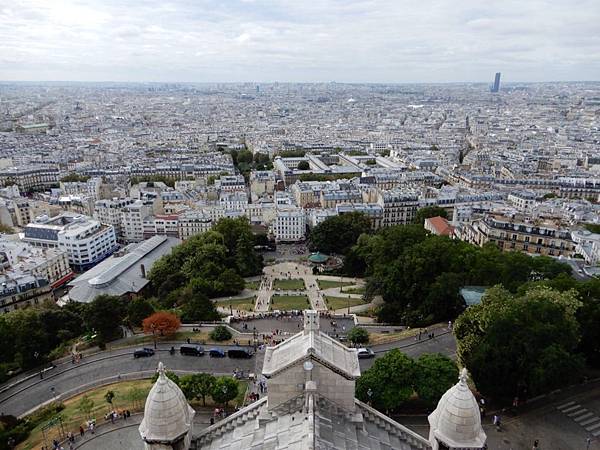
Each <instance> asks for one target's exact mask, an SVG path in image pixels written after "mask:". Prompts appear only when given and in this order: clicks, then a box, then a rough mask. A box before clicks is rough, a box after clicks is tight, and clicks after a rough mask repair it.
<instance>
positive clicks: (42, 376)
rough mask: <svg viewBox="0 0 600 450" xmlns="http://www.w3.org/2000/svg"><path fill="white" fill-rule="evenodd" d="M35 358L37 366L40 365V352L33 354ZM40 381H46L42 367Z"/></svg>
mask: <svg viewBox="0 0 600 450" xmlns="http://www.w3.org/2000/svg"><path fill="white" fill-rule="evenodd" d="M33 357H34V358H35V364H36V365H39V363H40V361H39V359H40V354H39V352H35V353H34V354H33ZM40 379H42V380H43V379H44V370H43V369H42V367H41V366H40Z"/></svg>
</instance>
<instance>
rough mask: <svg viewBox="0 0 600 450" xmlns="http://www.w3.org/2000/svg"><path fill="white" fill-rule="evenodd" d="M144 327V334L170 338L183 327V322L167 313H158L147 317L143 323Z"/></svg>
mask: <svg viewBox="0 0 600 450" xmlns="http://www.w3.org/2000/svg"><path fill="white" fill-rule="evenodd" d="M142 326H143V328H144V333H147V334H150V333H152V334H155V333H156V334H158V335H160V336H170V335H172V334H175V333H176V332H177V330H178V329H179V327H180V326H181V321H180V320H179V317H177V316H176V315H175V314H172V313H170V312H167V311H157V312H155V313H154V314H152V315H151V316H150V317H146V318H145V319H144V320H143V322H142Z"/></svg>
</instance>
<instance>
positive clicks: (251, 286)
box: [244, 281, 260, 291]
mask: <svg viewBox="0 0 600 450" xmlns="http://www.w3.org/2000/svg"><path fill="white" fill-rule="evenodd" d="M259 284H260V281H246V283H245V285H244V286H245V288H246V289H252V290H254V291H256V290H257V289H258V286H259Z"/></svg>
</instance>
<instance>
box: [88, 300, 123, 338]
mask: <svg viewBox="0 0 600 450" xmlns="http://www.w3.org/2000/svg"><path fill="white" fill-rule="evenodd" d="M125 313H126V310H125V304H124V301H123V300H122V299H121V298H120V297H115V296H111V295H99V296H98V297H96V298H95V299H94V300H92V302H91V303H89V304H88V307H87V308H86V310H85V312H84V318H85V323H86V325H87V327H88V329H90V330H94V331H95V332H96V333H97V335H98V338H97V339H98V342H100V343H106V342H108V341H111V340H113V339H116V338H118V337H120V335H121V330H120V326H121V323H122V322H123V318H124V317H125Z"/></svg>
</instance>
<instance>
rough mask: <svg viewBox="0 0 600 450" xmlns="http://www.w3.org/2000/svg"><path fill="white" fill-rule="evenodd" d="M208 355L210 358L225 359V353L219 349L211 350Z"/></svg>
mask: <svg viewBox="0 0 600 450" xmlns="http://www.w3.org/2000/svg"><path fill="white" fill-rule="evenodd" d="M208 354H209V355H210V357H211V358H225V352H224V351H223V350H221V349H220V348H211V349H210V350H209V351H208Z"/></svg>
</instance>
